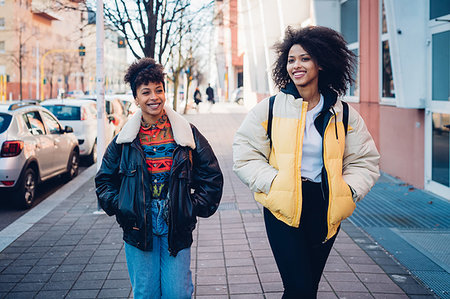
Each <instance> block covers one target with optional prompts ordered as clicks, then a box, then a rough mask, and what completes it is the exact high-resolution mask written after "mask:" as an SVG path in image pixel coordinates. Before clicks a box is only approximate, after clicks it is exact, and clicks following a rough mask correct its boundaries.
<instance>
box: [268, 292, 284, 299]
mask: <svg viewBox="0 0 450 299" xmlns="http://www.w3.org/2000/svg"><path fill="white" fill-rule="evenodd" d="M265 296H266V299H280V298H281V296H283V293H282V292H277V293H266V294H265Z"/></svg>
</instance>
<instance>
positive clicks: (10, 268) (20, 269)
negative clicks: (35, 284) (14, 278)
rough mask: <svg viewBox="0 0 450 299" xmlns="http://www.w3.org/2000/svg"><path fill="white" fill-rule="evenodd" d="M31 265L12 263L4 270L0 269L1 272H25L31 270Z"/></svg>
mask: <svg viewBox="0 0 450 299" xmlns="http://www.w3.org/2000/svg"><path fill="white" fill-rule="evenodd" d="M31 268H32V267H31V266H15V265H14V263H12V264H11V265H9V266H8V267H7V268H6V269H5V270H3V271H2V275H3V274H26V273H28V272H29V271H30V270H31Z"/></svg>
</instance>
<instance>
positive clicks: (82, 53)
mask: <svg viewBox="0 0 450 299" xmlns="http://www.w3.org/2000/svg"><path fill="white" fill-rule="evenodd" d="M78 55H79V56H85V55H86V47H85V46H83V45H80V46H79V47H78Z"/></svg>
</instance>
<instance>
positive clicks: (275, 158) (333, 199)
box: [233, 85, 380, 241]
mask: <svg viewBox="0 0 450 299" xmlns="http://www.w3.org/2000/svg"><path fill="white" fill-rule="evenodd" d="M322 95H323V96H324V108H323V110H322V112H321V113H320V114H319V116H318V117H317V118H316V120H315V122H314V124H315V126H316V128H317V130H318V132H319V133H320V135H321V136H322V139H323V146H322V153H323V162H324V163H323V164H324V167H323V169H322V175H321V177H322V183H321V184H322V190H323V193H324V200H326V201H327V202H328V211H327V223H328V234H327V237H326V239H325V241H326V240H328V239H330V238H331V237H333V236H334V235H335V234H336V232H337V230H338V227H339V225H340V223H341V221H342V220H344V219H345V218H347V217H349V216H350V215H351V214H352V213H353V210H354V209H355V207H356V205H355V202H356V201H358V200H361V199H362V198H363V197H364V196H365V195H366V194H367V193H368V192H369V190H370V188H372V186H373V185H374V184H375V182H376V180H377V179H378V177H379V169H378V162H379V157H380V156H379V154H378V151H377V149H376V146H375V143H374V141H373V139H372V136H371V135H370V133H369V131H368V130H367V127H366V125H365V123H364V121H363V119H362V118H361V116H360V115H359V114H358V112H357V111H356V110H355V109H353V108H352V107H351V106H350V105H349V118H348V129H347V134H345V131H344V130H345V129H344V125H343V122H342V102H341V101H340V100H338V99H337V95H336V93H334V92H332V91H329V92H327V93H322ZM307 108H308V103H307V102H305V101H303V100H302V98H300V95H299V94H298V92H297V89H296V88H295V86H293V85H288V86H287V88H286V89H282V90H281V91H280V92H279V93H278V94H277V95H276V98H275V103H274V106H273V120H272V148H271V147H270V142H269V139H268V137H267V132H266V129H267V118H268V111H269V98H267V99H265V100H263V101H261V102H260V103H258V104H257V105H256V106H255V107H254V108H253V109H252V110H251V111H250V112H249V113H248V115H247V117H246V118H245V120H244V121H243V123H242V124H241V126H240V128H239V129H238V131H237V132H236V135H235V138H234V143H233V162H234V165H233V170H234V172H235V173H236V174H237V176H238V177H239V178H240V179H241V180H242V181H243V182H244V183H245V184H246V185H248V186H249V187H250V189H251V190H252V191H253V192H255V199H256V201H258V202H260V203H261V204H262V205H263V206H264V207H266V208H267V209H269V210H270V211H271V212H272V214H273V215H274V216H275V217H276V218H277V219H279V220H281V221H283V222H284V223H286V224H288V225H290V226H293V227H298V226H299V224H300V221H301V220H300V215H301V211H302V180H301V176H302V175H301V161H302V144H303V135H304V131H305V118H306V111H307Z"/></svg>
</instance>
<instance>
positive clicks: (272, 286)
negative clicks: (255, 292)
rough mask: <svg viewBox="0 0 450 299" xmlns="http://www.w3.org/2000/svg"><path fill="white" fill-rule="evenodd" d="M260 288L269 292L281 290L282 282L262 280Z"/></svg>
mask: <svg viewBox="0 0 450 299" xmlns="http://www.w3.org/2000/svg"><path fill="white" fill-rule="evenodd" d="M262 288H263V290H264V293H271V292H283V290H284V288H283V283H282V282H281V281H279V282H263V283H262Z"/></svg>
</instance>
